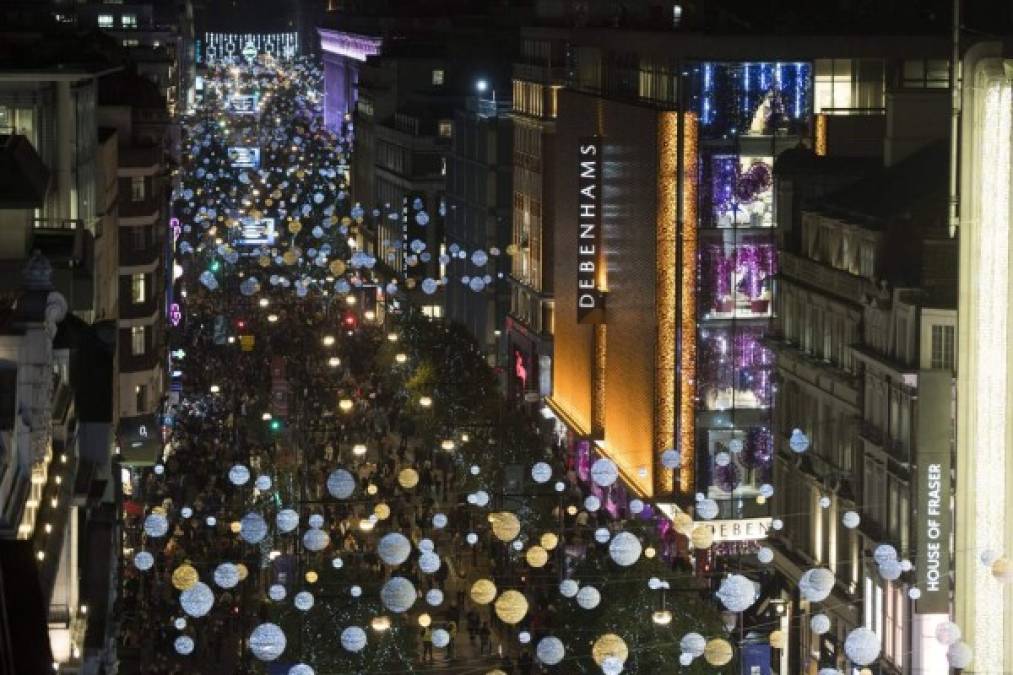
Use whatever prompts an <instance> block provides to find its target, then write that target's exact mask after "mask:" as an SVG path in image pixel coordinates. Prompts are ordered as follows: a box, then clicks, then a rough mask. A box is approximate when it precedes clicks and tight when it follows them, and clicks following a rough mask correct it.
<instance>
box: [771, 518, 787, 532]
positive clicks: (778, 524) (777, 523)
mask: <svg viewBox="0 0 1013 675" xmlns="http://www.w3.org/2000/svg"><path fill="white" fill-rule="evenodd" d="M770 526H771V527H772V528H774V529H775V530H781V529H784V521H783V520H781V519H780V518H774V520H772V521H770Z"/></svg>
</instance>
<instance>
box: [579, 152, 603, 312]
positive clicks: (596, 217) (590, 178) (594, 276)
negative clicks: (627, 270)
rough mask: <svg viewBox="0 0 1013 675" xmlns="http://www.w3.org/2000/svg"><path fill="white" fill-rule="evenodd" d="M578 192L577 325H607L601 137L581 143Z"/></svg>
mask: <svg viewBox="0 0 1013 675" xmlns="http://www.w3.org/2000/svg"><path fill="white" fill-rule="evenodd" d="M577 190H578V196H577V322H578V323H604V313H605V312H604V310H605V306H604V305H605V297H604V295H603V294H602V293H601V292H600V291H599V290H598V264H599V262H600V259H601V210H602V204H601V138H600V137H598V136H594V137H590V138H582V139H580V142H579V145H578V148H577Z"/></svg>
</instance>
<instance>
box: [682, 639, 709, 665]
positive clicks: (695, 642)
mask: <svg viewBox="0 0 1013 675" xmlns="http://www.w3.org/2000/svg"><path fill="white" fill-rule="evenodd" d="M679 649H681V650H682V651H683V652H684V653H686V654H689V655H690V656H692V657H693V658H694V659H697V658H700V657H701V656H703V652H704V650H705V649H707V639H706V638H705V637H704V636H703V635H700V633H686V634H685V635H683V636H682V639H681V640H679Z"/></svg>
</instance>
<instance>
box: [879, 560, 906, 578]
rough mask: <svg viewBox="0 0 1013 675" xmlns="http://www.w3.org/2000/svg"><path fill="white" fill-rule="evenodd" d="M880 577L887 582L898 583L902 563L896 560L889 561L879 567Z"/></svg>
mask: <svg viewBox="0 0 1013 675" xmlns="http://www.w3.org/2000/svg"><path fill="white" fill-rule="evenodd" d="M879 575H880V576H881V577H883V578H884V579H886V580H887V581H896V580H897V579H899V578H900V575H901V568H900V563H899V562H897V561H896V560H887V561H886V562H884V563H883V564H882V565H880V566H879Z"/></svg>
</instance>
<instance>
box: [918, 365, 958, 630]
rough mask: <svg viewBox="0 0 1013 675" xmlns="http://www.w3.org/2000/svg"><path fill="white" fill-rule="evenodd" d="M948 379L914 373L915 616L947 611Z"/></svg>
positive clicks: (941, 374) (949, 524) (944, 375)
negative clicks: (915, 404)
mask: <svg viewBox="0 0 1013 675" xmlns="http://www.w3.org/2000/svg"><path fill="white" fill-rule="evenodd" d="M952 409H953V376H952V375H951V373H950V372H949V371H947V370H923V371H921V372H920V373H919V374H918V444H917V445H918V455H917V458H916V460H917V478H916V490H917V492H916V497H915V499H916V507H915V537H916V541H917V544H918V557H917V559H916V560H917V564H916V565H915V573H916V586H917V587H918V588H919V589H920V590H921V592H922V594H921V597H920V598H919V599H918V600H917V602H916V603H915V611H916V612H917V613H919V614H946V613H948V612H949V611H950V567H951V548H950V546H951V544H950V540H951V539H952V534H953V517H952V513H951V511H950V503H951V499H952V487H951V483H950V465H951V454H950V439H951V438H952V437H953V430H952V428H951V425H952Z"/></svg>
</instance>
